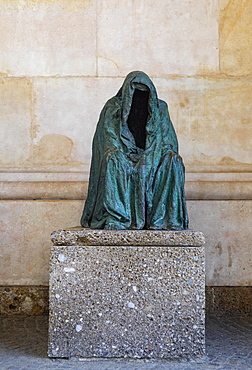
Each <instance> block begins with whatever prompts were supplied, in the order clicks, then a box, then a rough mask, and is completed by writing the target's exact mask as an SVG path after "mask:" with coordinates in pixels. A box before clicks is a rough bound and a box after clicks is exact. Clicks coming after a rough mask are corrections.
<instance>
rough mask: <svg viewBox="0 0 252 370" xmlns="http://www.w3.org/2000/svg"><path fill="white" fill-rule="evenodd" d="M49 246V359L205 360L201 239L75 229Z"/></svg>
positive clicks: (190, 234)
mask: <svg viewBox="0 0 252 370" xmlns="http://www.w3.org/2000/svg"><path fill="white" fill-rule="evenodd" d="M52 240H53V243H54V245H53V247H52V251H51V269H50V323H49V349H48V355H49V356H50V357H71V356H82V357H128V358H178V357H187V358H191V357H199V356H202V355H203V354H204V352H205V311H204V310H205V273H204V267H205V266H204V247H203V244H204V236H203V234H202V233H200V232H193V231H190V230H186V231H149V230H146V231H145V230H140V231H129V230H122V231H106V230H90V229H78V228H76V229H69V230H59V231H56V232H54V233H53V234H52ZM99 244H100V245H99Z"/></svg>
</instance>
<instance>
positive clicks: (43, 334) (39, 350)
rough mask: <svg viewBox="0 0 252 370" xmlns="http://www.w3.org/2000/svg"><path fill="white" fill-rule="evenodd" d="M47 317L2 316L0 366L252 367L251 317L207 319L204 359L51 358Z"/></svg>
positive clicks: (91, 369) (99, 369)
mask: <svg viewBox="0 0 252 370" xmlns="http://www.w3.org/2000/svg"><path fill="white" fill-rule="evenodd" d="M47 322H48V317H47V316H3V315H2V316H0V333H1V337H0V339H1V344H0V369H1V370H7V369H8V370H22V369H35V370H40V369H58V370H63V369H83V370H105V369H106V370H112V369H113V370H114V369H116V370H123V369H131V370H132V369H140V370H145V369H146V370H149V369H152V370H153V369H155V370H159V369H160V370H162V369H172V370H200V369H202V370H203V369H222V370H225V369H237V370H249V369H252V317H249V318H235V319H234V318H223V317H222V318H221V317H215V316H211V317H208V318H207V320H206V348H207V356H206V359H205V360H204V361H203V362H201V363H198V362H195V361H194V362H178V361H165V360H162V361H161V360H159V361H150V360H149V361H146V360H125V359H111V360H110V359H108V360H103V359H84V358H71V359H49V358H48V357H47V330H48V324H47Z"/></svg>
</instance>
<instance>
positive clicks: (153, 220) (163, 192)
mask: <svg viewBox="0 0 252 370" xmlns="http://www.w3.org/2000/svg"><path fill="white" fill-rule="evenodd" d="M81 225H82V226H83V227H89V228H92V229H109V230H120V229H152V230H182V229H187V228H188V216H187V211H186V203H185V194H184V165H183V162H182V158H181V157H180V156H179V155H178V142H177V137H176V133H175V131H174V128H173V125H172V122H171V120H170V117H169V113H168V107H167V104H166V103H165V102H164V101H162V100H160V99H158V97H157V93H156V89H155V86H154V84H153V83H152V81H151V80H150V78H149V77H148V76H147V75H146V74H145V73H143V72H139V71H137V72H131V73H130V74H129V75H128V76H127V77H126V79H125V81H124V83H123V85H122V87H121V89H120V90H119V91H118V93H117V95H116V96H114V97H113V98H111V99H110V100H109V101H108V102H107V103H106V104H105V106H104V108H103V109H102V112H101V114H100V118H99V122H98V124H97V128H96V132H95V135H94V139H93V147H92V163H91V170H90V179H89V189H88V196H87V200H86V203H85V207H84V211H83V215H82V218H81Z"/></svg>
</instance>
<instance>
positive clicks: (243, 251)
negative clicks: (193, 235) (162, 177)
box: [0, 0, 252, 286]
mask: <svg viewBox="0 0 252 370" xmlns="http://www.w3.org/2000/svg"><path fill="white" fill-rule="evenodd" d="M251 7H252V5H251V1H248V0H242V1H240V0H219V1H218V0H211V1H210V0H202V1H200V2H199V1H197V0H182V1H181V0H175V1H172V2H167V1H165V0H158V1H157V2H153V1H150V0H147V1H143V0H140V1H137V2H135V1H133V0H130V1H125V0H123V1H118V0H108V1H106V2H104V1H102V0H85V1H81V2H80V1H77V0H73V1H67V0H57V1H51V0H48V1H46V0H36V1H32V0H26V1H19V0H13V1H7V0H3V1H0V14H1V15H0V20H1V22H0V31H1V32H0V34H1V35H2V36H1V37H0V48H1V54H0V127H1V135H0V148H1V149H0V198H1V199H2V202H1V207H2V208H1V209H2V211H1V212H2V213H1V225H2V226H1V233H2V236H1V248H2V252H1V256H3V258H1V268H0V271H1V275H0V281H1V284H10V285H11V284H12V285H15V284H17V285H22V284H28V285H32V284H47V280H48V267H47V266H48V265H47V260H48V256H49V254H48V253H49V249H48V248H49V245H50V242H49V235H50V233H51V231H53V230H55V229H58V228H64V227H71V226H74V225H78V224H79V218H80V213H81V210H82V206H83V200H84V199H85V196H86V192H87V184H88V183H87V181H88V174H89V166H90V160H91V144H92V136H93V133H94V131H95V127H96V123H97V120H98V117H99V113H100V111H101V109H102V107H103V105H104V103H105V102H106V101H107V100H108V99H109V98H110V97H112V96H113V95H115V94H116V93H117V91H118V89H119V88H120V86H121V84H122V82H123V80H124V78H125V76H126V74H127V73H128V72H130V71H132V70H136V69H137V70H144V71H145V72H146V73H147V74H149V75H150V77H151V78H152V79H153V81H154V83H155V85H156V87H157V91H158V95H159V97H160V98H161V99H164V100H165V101H166V102H167V103H168V105H169V111H170V115H171V119H172V121H173V123H174V126H175V129H176V132H177V135H178V139H179V144H180V154H181V155H182V157H183V160H184V163H185V165H186V193H187V198H188V199H189V202H188V207H189V210H190V218H191V227H192V228H194V229H195V230H196V229H198V230H199V231H203V232H204V233H205V235H206V238H207V246H206V249H207V248H209V249H207V256H206V271H207V284H209V285H236V286H238V285H251V280H250V277H251V262H250V258H251V255H250V250H251V235H250V225H251V221H252V220H251V200H252V197H251V194H252V191H251V190H252V153H251V135H252V122H251V96H252V66H251V47H250V45H251V35H252V26H251V25H252V11H251ZM208 245H209V247H208Z"/></svg>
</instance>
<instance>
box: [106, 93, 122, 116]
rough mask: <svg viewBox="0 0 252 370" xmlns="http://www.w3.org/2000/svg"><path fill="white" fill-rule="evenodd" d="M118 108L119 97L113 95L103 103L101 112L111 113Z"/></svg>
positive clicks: (119, 106)
mask: <svg viewBox="0 0 252 370" xmlns="http://www.w3.org/2000/svg"><path fill="white" fill-rule="evenodd" d="M120 108H121V102H120V99H119V98H118V97H117V96H113V97H112V98H110V99H109V100H108V101H107V102H106V103H105V105H104V107H103V113H106V114H113V112H115V111H117V110H118V109H120Z"/></svg>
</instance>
